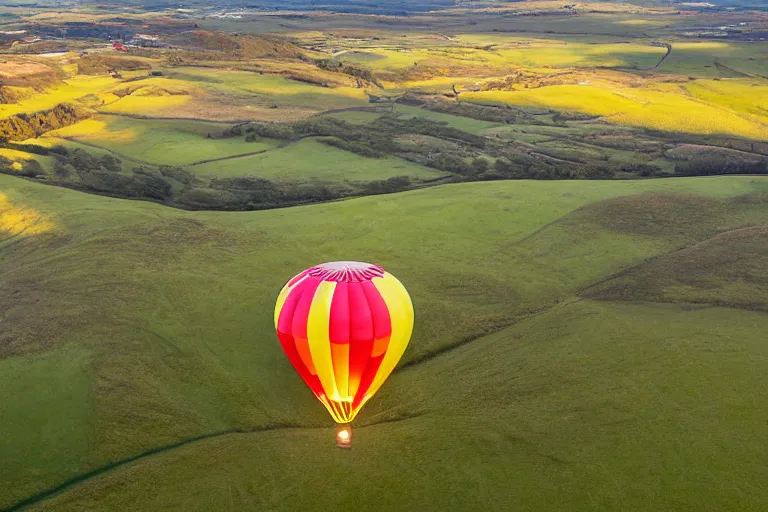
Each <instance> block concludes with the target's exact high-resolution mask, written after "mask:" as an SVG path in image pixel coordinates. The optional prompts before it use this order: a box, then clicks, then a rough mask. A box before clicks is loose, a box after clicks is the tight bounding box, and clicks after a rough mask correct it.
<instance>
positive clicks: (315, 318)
mask: <svg viewBox="0 0 768 512" xmlns="http://www.w3.org/2000/svg"><path fill="white" fill-rule="evenodd" d="M275 328H276V330H277V336H278V338H279V340H280V344H281V345H282V347H283V350H284V351H285V354H286V355H287V356H288V359H289V360H290V361H291V363H292V364H293V367H294V368H295V369H296V371H297V372H298V373H299V375H300V376H301V378H302V379H304V382H306V383H307V385H308V386H309V387H310V389H311V390H312V391H313V392H314V394H315V396H316V397H317V398H318V400H320V402H322V403H323V405H325V407H326V409H328V412H329V413H330V414H331V416H332V417H333V419H334V420H335V421H336V422H337V423H348V422H350V421H352V420H353V419H354V418H355V416H356V415H357V413H358V412H359V411H360V409H361V408H362V407H363V405H365V403H366V402H367V401H368V400H370V399H371V397H372V396H373V395H374V394H375V393H376V391H378V390H379V388H380V387H381V385H382V384H383V383H384V381H385V380H386V379H387V377H389V375H390V374H391V373H392V370H394V369H395V366H396V365H397V362H398V361H399V360H400V357H401V356H402V355H403V352H405V348H406V347H407V346H408V342H409V340H410V339H411V332H412V331H413V305H412V303H411V298H410V296H409V295H408V292H407V291H406V290H405V287H403V285H402V284H401V283H400V281H398V280H397V279H396V278H395V277H394V276H392V275H391V274H389V273H387V272H385V271H384V269H382V268H381V267H379V266H376V265H371V264H370V263H360V262H355V261H337V262H331V263H324V264H322V265H318V266H315V267H312V268H310V269H307V270H305V271H304V272H302V273H300V274H298V275H296V276H295V277H294V278H293V279H291V280H290V281H288V283H287V284H286V285H285V287H283V289H282V291H281V292H280V295H279V296H278V298H277V305H276V306H275Z"/></svg>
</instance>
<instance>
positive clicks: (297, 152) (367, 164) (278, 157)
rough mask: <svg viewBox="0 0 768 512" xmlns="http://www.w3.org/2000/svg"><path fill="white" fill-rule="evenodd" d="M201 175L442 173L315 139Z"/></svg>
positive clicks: (324, 177) (297, 177)
mask: <svg viewBox="0 0 768 512" xmlns="http://www.w3.org/2000/svg"><path fill="white" fill-rule="evenodd" d="M191 169H192V170H193V171H194V172H195V173H197V174H200V175H206V176H217V177H229V176H259V177H261V178H270V179H276V180H286V181H373V180H385V179H387V178H391V177H393V176H409V177H413V178H435V177H439V176H442V175H443V173H441V172H439V171H436V170H434V169H430V168H428V167H422V166H420V165H417V164H414V163H411V162H408V161H407V160H402V159H399V158H366V157H363V156H359V155H356V154H355V153H351V152H349V151H344V150H341V149H337V148H335V147H331V146H328V145H327V144H323V143H322V142H319V141H318V140H316V139H314V138H309V139H303V140H301V141H299V142H296V143H295V144H291V145H289V146H286V147H283V148H279V149H273V150H271V151H267V152H266V153H263V154H260V155H254V156H247V157H242V158H233V159H229V160H222V161H218V162H211V163H207V164H202V165H196V166H194V167H191Z"/></svg>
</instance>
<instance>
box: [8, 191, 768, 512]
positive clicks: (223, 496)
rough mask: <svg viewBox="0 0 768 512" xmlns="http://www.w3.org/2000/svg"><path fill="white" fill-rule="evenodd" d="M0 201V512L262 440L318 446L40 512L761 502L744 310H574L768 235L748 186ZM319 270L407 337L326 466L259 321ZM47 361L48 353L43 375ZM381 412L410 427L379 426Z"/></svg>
mask: <svg viewBox="0 0 768 512" xmlns="http://www.w3.org/2000/svg"><path fill="white" fill-rule="evenodd" d="M0 191H2V193H3V194H5V196H7V200H6V208H5V211H6V212H11V213H10V214H6V215H5V216H4V218H7V219H16V220H15V221H13V222H11V221H7V222H6V223H5V224H2V225H0V230H2V231H3V232H4V233H6V234H5V235H3V236H1V237H0V239H2V240H3V241H0V255H2V258H3V259H2V263H1V264H0V304H1V305H2V309H0V310H2V311H3V316H2V320H3V326H4V328H3V332H2V336H3V337H2V338H0V341H2V344H0V346H2V347H3V351H2V352H0V357H2V358H3V359H2V360H0V363H1V364H2V365H3V368H6V369H8V370H7V371H6V372H4V377H3V382H5V384H9V385H10V383H11V382H12V386H13V389H15V390H16V391H15V393H16V395H15V397H14V399H13V400H5V401H4V403H3V409H2V413H3V419H4V420H3V428H4V437H5V438H7V439H10V440H13V442H11V443H7V442H5V443H0V449H2V452H0V457H2V459H3V460H6V459H9V458H12V459H13V463H12V464H10V465H8V464H3V465H0V481H2V482H3V483H4V485H2V486H1V487H0V506H2V507H8V506H11V505H12V504H13V503H16V502H18V501H21V500H23V499H25V498H27V497H29V496H30V495H33V494H35V493H37V492H40V491H43V490H45V489H48V488H51V487H54V486H56V485H58V484H60V483H62V482H64V481H66V480H67V479H70V478H74V477H76V476H77V475H80V474H82V473H84V472H87V471H91V470H94V469H96V468H99V467H101V466H105V465H107V464H110V463H112V462H114V461H119V460H121V459H126V458H130V457H133V456H135V455H136V454H139V453H141V452H143V451H147V450H153V449H156V448H158V447H161V446H164V445H170V444H174V443H178V442H179V441H180V440H183V439H187V438H192V437H196V436H200V435H204V434H210V433H214V432H220V431H226V430H231V429H243V430H248V429H254V428H256V429H258V428H274V427H276V426H280V425H296V426H300V427H323V428H319V429H317V430H312V429H306V428H301V429H296V430H279V431H273V432H264V433H258V434H253V435H240V436H231V437H219V438H216V439H211V440H208V441H203V442H200V443H198V444H190V445H188V446H187V447H186V448H181V449H177V450H170V451H167V452H164V453H163V454H158V455H157V456H154V457H149V458H146V459H142V460H141V461H140V462H136V463H135V464H134V465H131V466H122V467H121V468H120V469H119V470H116V471H113V472H111V473H109V474H107V476H105V477H104V478H96V479H91V480H88V481H87V482H85V483H81V484H80V485H78V486H76V487H74V488H72V490H71V491H69V492H66V493H63V494H61V495H59V496H57V497H55V498H54V499H53V501H49V502H44V503H41V505H40V506H41V507H43V508H45V509H46V510H51V509H53V510H70V509H79V508H83V507H85V508H89V507H93V508H121V509H129V510H130V509H133V510H147V509H162V508H173V507H179V508H189V509H195V508H197V509H200V510H202V509H204V508H206V507H207V509H208V510H211V509H213V510H216V509H219V510H225V509H232V508H240V509H242V508H275V509H285V510H293V509H296V508H297V507H302V506H303V507H304V508H312V509H316V510H329V509H331V508H333V507H342V508H343V507H345V506H347V505H348V504H350V503H356V504H360V503H362V504H364V505H365V506H366V507H367V508H369V509H372V510H379V509H382V510H383V509H392V508H397V507H399V506H401V505H402V506H404V507H406V508H411V507H416V506H421V507H423V508H426V509H441V508H442V509H445V508H446V507H447V504H448V503H449V502H450V503H453V504H455V506H454V507H453V508H456V507H458V508H460V509H476V508H477V506H478V504H480V506H481V508H489V509H493V508H496V509H499V508H505V507H506V506H507V504H509V503H514V504H515V505H517V506H518V507H519V508H528V509H530V508H540V509H541V508H548V509H553V510H554V509H563V508H571V509H580V508H587V507H592V508H598V509H615V508H623V509H633V508H635V509H638V510H647V509H649V508H651V509H668V508H681V507H682V508H693V509H707V508H710V509H712V510H715V509H718V510H723V509H728V508H732V509H734V510H735V509H739V508H741V509H744V508H745V507H748V506H749V505H750V503H756V501H755V500H758V501H757V502H758V503H759V502H760V501H759V500H764V499H765V495H764V490H762V482H763V481H764V480H765V476H766V475H765V471H764V465H760V462H759V461H760V459H761V457H763V458H764V455H765V454H764V453H761V452H760V449H756V447H760V446H762V444H760V442H759V439H762V438H764V437H765V435H766V434H767V432H766V431H765V423H764V421H762V420H761V419H760V418H759V416H760V414H759V413H760V411H761V410H764V409H765V405H766V403H765V399H766V397H765V396H764V394H761V393H757V392H754V390H756V389H759V385H758V379H760V378H762V375H764V373H765V370H766V368H765V361H766V357H765V355H766V354H765V352H764V347H763V345H764V344H761V340H762V339H763V333H764V332H765V327H766V325H765V322H766V320H765V318H764V316H763V314H762V313H755V312H743V311H739V310H735V309H718V310H710V311H697V310H690V309H691V308H690V307H689V306H685V305H684V306H682V307H680V306H675V305H672V306H656V305H646V304H638V305H621V304H610V303H595V302H585V301H581V302H578V303H574V302H573V298H574V297H575V296H578V294H579V293H581V292H580V291H581V290H583V289H585V288H586V287H589V286H590V285H592V284H594V283H596V282H598V281H600V280H603V279H606V278H608V277H610V276H611V275H613V274H616V273H619V272H622V271H624V270H626V269H628V268H630V267H633V266H636V265H642V264H643V263H644V262H645V260H646V259H647V258H650V257H654V256H660V255H662V254H664V253H667V252H671V251H675V250H678V249H680V248H681V247H685V246H687V245H690V244H693V243H697V242H700V241H702V240H705V239H707V238H711V237H713V236H717V235H718V233H724V232H727V231H731V230H735V229H740V228H744V227H747V226H752V225H763V224H765V223H766V222H768V203H766V201H765V200H764V198H765V192H767V191H768V180H767V179H765V178H760V177H754V178H750V177H727V178H703V179H669V180H662V181H628V182H621V181H611V182H598V181H585V182H567V181H557V182H528V181H515V182H495V183H471V184H462V185H454V186H444V187H438V188H433V189H425V190H419V191H413V192H408V193H403V194H396V195H388V196H375V197H369V198H362V199H355V200H349V201H343V202H337V203H332V204H326V205H316V206H308V207H300V208H291V209H281V210H274V211H263V212H244V213H233V212H226V213H216V212H194V213H192V212H183V211H177V210H172V209H168V208H164V207H161V206H158V205H155V204H150V203H138V202H130V201H122V200H116V199H110V198H104V197H97V196H89V195H85V194H81V193H77V192H73V191H70V190H66V189H59V188H54V187H46V186H43V185H40V184H35V183H31V182H28V181H24V180H20V179H17V178H12V177H7V176H0ZM658 192H664V194H662V195H659V194H658ZM638 194H650V195H641V196H639V197H638V196H637V195H638ZM626 195H630V197H629V198H626V199H622V196H626ZM740 196H748V197H749V198H751V199H750V200H744V199H743V198H742V199H734V198H736V197H740ZM677 198H683V199H680V200H678V199H677ZM699 203H700V204H701V206H698V207H697V206H696V205H697V204H699ZM617 212H620V213H621V212H629V214H626V215H621V214H619V215H617ZM617 217H618V218H617ZM25 223H26V224H25ZM653 226H656V227H655V229H654V228H653ZM333 259H359V260H369V261H375V262H378V263H380V264H382V265H384V266H385V267H387V268H388V269H389V270H390V271H392V272H393V273H394V274H395V275H397V276H398V277H399V278H400V279H401V280H402V281H403V282H404V283H405V284H406V286H407V287H408V288H409V291H410V292H411V294H412V296H413V299H414V304H415V308H416V314H417V318H418V323H417V328H416V331H415V333H414V339H413V342H412V345H411V347H410V348H409V350H408V352H407V353H406V355H405V357H404V364H405V366H406V367H405V369H403V370H401V371H400V372H399V373H398V374H397V375H396V376H395V377H394V378H393V380H392V382H391V383H390V384H389V385H387V386H385V387H384V389H383V390H382V392H381V393H380V396H378V397H377V399H375V400H374V401H372V402H371V403H370V404H369V405H368V406H367V407H366V409H365V410H364V411H363V413H362V414H361V416H360V423H361V424H371V426H369V427H365V428H360V429H359V430H358V435H357V441H356V443H357V444H356V447H355V449H354V450H353V451H352V452H349V453H343V454H342V453H339V451H338V450H336V449H335V448H334V447H333V446H332V443H331V436H332V434H331V431H330V428H329V420H328V418H327V417H326V415H325V413H324V412H323V411H322V408H321V407H320V406H319V405H318V404H317V403H316V402H315V400H314V398H313V397H312V396H311V394H310V393H309V392H308V391H307V390H306V389H305V387H304V385H303V384H302V383H301V382H300V380H299V379H298V378H297V377H296V376H295V374H294V372H293V370H292V369H291V368H290V365H289V364H288V362H287V361H286V360H285V357H284V355H283V354H282V353H281V350H280V348H279V345H278V344H277V343H276V341H275V339H274V333H273V327H272V308H273V302H274V297H275V294H276V293H277V291H278V290H279V288H280V287H281V285H282V284H283V283H284V281H285V280H286V279H287V278H289V277H290V276H292V275H293V274H294V273H295V272H297V271H298V270H301V269H303V268H305V267H307V266H309V265H311V264H313V263H317V262H319V261H326V260H333ZM558 303H559V304H560V305H557V304H558ZM553 306H555V309H553V310H552V311H551V312H544V313H542V314H540V315H538V316H533V317H531V313H532V312H537V311H546V310H547V308H551V307H553ZM514 322H517V324H516V325H514V326H513V327H510V328H509V329H508V330H506V331H501V332H499V333H496V334H493V335H491V336H489V337H484V338H482V337H481V338H478V337H479V336H482V335H483V334H486V333H489V332H491V331H495V330H497V329H499V328H501V327H503V326H505V325H509V324H511V323H514ZM476 338H477V339H476ZM470 339H475V341H471V342H469V343H466V344H465V345H463V346H462V347H461V348H457V349H456V350H453V351H449V352H447V353H445V354H444V355H443V356H440V357H437V358H433V357H432V356H433V355H434V354H436V353H440V352H442V351H445V350H446V349H449V348H451V347H454V346H457V345H460V344H462V343H464V342H466V341H467V340H470ZM729 340H730V341H729ZM50 358H53V359H50ZM50 360H56V361H59V360H60V361H62V363H61V365H60V366H61V368H60V369H57V370H56V372H57V374H56V376H55V378H54V377H53V376H51V375H49V374H50V370H48V368H50V366H46V365H48V364H49V363H48V361H50ZM419 362H421V364H417V363H419ZM6 375H7V377H6ZM713 375H714V376H717V378H715V379H713V378H712V377H713ZM8 379H12V380H8ZM6 381H7V382H6ZM62 383H66V385H64V384H62ZM4 389H5V385H4ZM750 391H752V392H751V393H750ZM30 401H34V403H39V404H41V406H40V407H32V408H30V406H29V403H30ZM45 404H51V405H50V406H48V407H45ZM60 404H70V406H71V408H70V409H67V413H66V414H64V413H58V412H57V410H58V409H57V408H59V407H64V406H63V405H60ZM41 408H42V409H41ZM412 416H413V417H412ZM411 417H412V418H411ZM399 418H410V419H404V420H403V421H399V422H395V423H387V424H380V425H372V424H374V423H377V422H381V421H384V420H388V419H389V420H392V419H399ZM52 422H53V423H52ZM52 425H55V426H56V428H54V429H52ZM83 433H86V434H85V435H87V443H83V435H84V434H83ZM734 453H735V454H736V455H733V454H734ZM361 454H362V455H361ZM363 455H364V456H363ZM52 459H53V460H55V461H56V463H55V464H54V463H51V462H50V461H51V460H52ZM736 460H738V461H739V464H738V465H735V464H734V461H736ZM648 468H651V470H650V471H649V469H648ZM383 473H386V474H387V475H389V476H388V478H391V483H390V484H385V483H384V481H383V480H382V479H381V478H380V476H381V474H383ZM377 475H378V476H377ZM190 479H191V480H190ZM131 482H135V483H131ZM372 491H375V492H372ZM139 494H140V496H139ZM373 496H378V498H376V499H373V498H372V497H373ZM307 500H311V503H310V502H309V501H307ZM395 500H397V501H395ZM450 500H453V501H450Z"/></svg>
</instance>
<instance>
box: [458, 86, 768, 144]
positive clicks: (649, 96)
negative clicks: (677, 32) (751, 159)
mask: <svg viewBox="0 0 768 512" xmlns="http://www.w3.org/2000/svg"><path fill="white" fill-rule="evenodd" d="M714 83H716V84H718V85H719V84H720V83H719V82H714ZM723 87H724V88H726V89H727V88H738V87H739V86H738V85H730V84H729V85H724V86H723ZM741 87H747V86H746V85H743V84H742V85H741ZM750 90H751V89H750ZM674 91H677V92H674ZM701 91H707V92H709V93H710V94H712V95H713V96H714V97H716V98H717V99H719V101H714V100H712V101H711V103H710V102H709V100H708V101H707V102H705V101H701V100H698V99H696V98H695V97H694V98H692V97H688V96H686V95H685V94H683V93H682V91H680V90H679V87H676V86H674V85H671V84H666V85H665V86H659V87H657V88H647V87H646V88H630V87H613V88H611V89H610V90H608V89H603V88H600V87H598V86H595V85H553V86H549V87H541V88H538V89H525V90H519V91H488V92H476V93H464V94H462V98H466V99H468V100H471V101H481V102H482V101H485V102H501V103H510V104H514V105H522V106H535V107H545V108H553V109H556V110H564V111H575V112H583V113H586V114H590V115H596V116H603V117H605V118H606V120H608V121H610V122H613V123H617V124H623V125H629V126H638V127H643V128H651V129H659V130H666V131H673V132H687V133H698V134H718V133H722V134H729V135H737V136H743V137H748V138H753V139H760V140H762V139H766V138H768V125H767V124H766V123H765V122H764V121H766V117H765V115H762V116H759V115H758V116H752V117H747V116H744V115H741V114H740V113H739V112H738V111H737V109H736V108H734V107H741V108H744V105H748V106H749V105H751V106H752V107H753V108H754V109H755V112H754V113H755V114H760V112H759V109H760V107H759V102H760V101H761V99H760V98H762V96H761V95H760V94H766V91H768V88H766V87H762V88H758V87H755V89H754V92H759V94H756V95H755V98H754V99H744V98H742V97H741V96H739V97H738V98H736V97H735V96H733V97H731V99H724V98H727V96H728V95H727V94H726V93H725V89H724V90H721V91H718V90H716V89H714V88H707V87H704V86H702V87H700V89H699V92H700V94H701V95H702V96H704V95H705V94H704V92H701Z"/></svg>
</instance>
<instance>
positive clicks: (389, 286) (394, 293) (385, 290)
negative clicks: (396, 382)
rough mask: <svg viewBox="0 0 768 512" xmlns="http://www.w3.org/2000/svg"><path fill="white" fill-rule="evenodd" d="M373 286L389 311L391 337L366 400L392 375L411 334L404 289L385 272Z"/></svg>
mask: <svg viewBox="0 0 768 512" xmlns="http://www.w3.org/2000/svg"><path fill="white" fill-rule="evenodd" d="M372 282H373V284H374V286H376V289H377V290H378V291H379V293H380V294H381V297H382V298H383V299H384V302H385V303H386V305H387V309H388V310H389V317H390V321H391V324H392V335H391V336H390V339H389V346H388V347H387V352H386V353H385V354H384V359H383V360H382V361H381V366H379V371H378V372H376V376H375V377H374V378H373V382H372V383H371V387H370V388H368V392H367V393H366V394H365V395H366V400H367V399H368V398H370V397H372V396H373V395H374V394H375V393H376V391H378V390H379V388H380V387H381V385H382V384H384V381H385V380H386V379H387V377H389V374H390V373H392V370H394V369H395V366H397V362H398V361H400V358H401V357H402V355H403V353H404V352H405V349H406V347H407V346H408V341H409V340H410V339H411V333H412V332H413V304H412V303H411V297H410V296H409V295H408V292H407V291H406V289H405V287H404V286H403V285H402V284H401V283H400V281H398V280H397V278H395V277H394V276H393V275H392V274H390V273H388V272H385V273H384V277H375V278H373V280H372Z"/></svg>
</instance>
